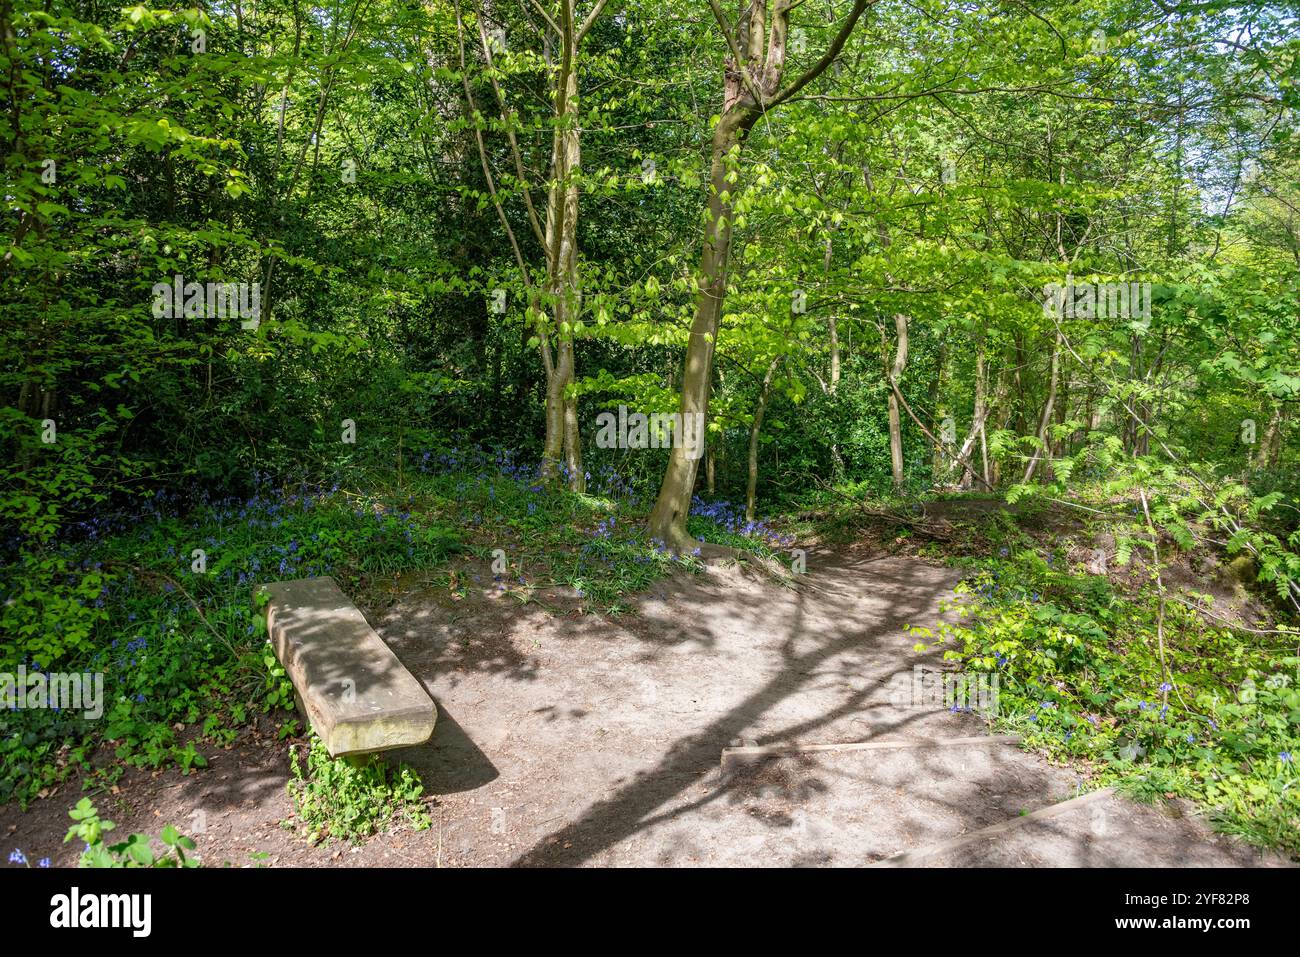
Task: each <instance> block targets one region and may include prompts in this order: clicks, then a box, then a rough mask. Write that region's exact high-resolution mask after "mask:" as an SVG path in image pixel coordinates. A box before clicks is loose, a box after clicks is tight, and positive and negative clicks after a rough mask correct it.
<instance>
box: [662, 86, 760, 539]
mask: <svg viewBox="0 0 1300 957" xmlns="http://www.w3.org/2000/svg"><path fill="white" fill-rule="evenodd" d="M751 124H752V120H751V119H749V118H747V117H746V116H745V114H743V113H738V112H727V113H724V114H723V116H722V119H721V120H720V121H719V122H718V126H717V128H716V129H715V130H714V133H713V149H712V160H711V162H710V172H709V184H710V188H709V217H708V226H707V227H706V228H705V234H704V248H703V250H702V251H701V253H700V267H699V272H698V276H699V280H698V285H697V292H696V298H695V318H694V320H693V321H692V322H691V338H690V342H689V344H688V345H687V347H686V368H685V373H684V374H683V376H682V401H681V414H682V416H683V419H685V417H686V416H687V415H701V416H703V415H707V414H708V411H709V392H710V390H709V380H710V373H711V370H712V366H713V349H714V345H715V342H716V338H717V334H718V325H719V322H720V320H721V318H722V302H723V297H724V295H725V294H726V286H727V259H728V256H729V255H730V253H731V219H732V213H731V200H730V198H729V197H730V191H731V189H732V186H731V185H730V184H728V182H727V178H726V177H727V156H728V155H729V154H730V153H731V150H732V148H733V147H736V146H739V144H740V142H741V140H742V139H743V137H744V134H745V133H747V132H748V130H749V125H751ZM724 197H727V198H725V199H724ZM698 466H699V459H698V458H692V457H691V455H690V452H689V450H687V449H686V448H685V447H684V446H683V444H682V443H676V444H674V446H673V449H672V451H671V452H670V453H669V455H668V466H667V468H666V469H665V471H664V479H663V482H662V484H661V485H660V487H659V497H658V499H656V501H655V505H654V509H653V510H652V511H651V512H650V519H649V530H650V534H651V535H652V536H653V537H655V538H657V539H659V540H660V541H662V542H664V543H665V544H667V545H669V546H671V547H673V548H675V549H679V550H680V549H681V548H684V547H686V546H687V544H688V543H689V537H688V536H687V534H686V518H687V515H688V514H689V513H690V507H691V491H692V490H693V489H694V487H695V473H696V469H697V468H698Z"/></svg>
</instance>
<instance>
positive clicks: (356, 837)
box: [288, 734, 432, 844]
mask: <svg viewBox="0 0 1300 957" xmlns="http://www.w3.org/2000/svg"><path fill="white" fill-rule="evenodd" d="M289 755H290V756H289V766H290V781H289V785H288V788H289V795H290V797H291V798H292V799H293V806H294V810H295V812H296V813H297V815H298V818H299V820H300V821H302V823H303V825H304V827H305V835H304V836H305V837H306V838H307V840H308V841H310V842H311V843H312V844H316V843H319V842H321V841H329V840H331V839H336V840H341V841H353V842H358V841H360V840H361V839H362V838H366V837H369V836H370V835H372V834H375V833H376V832H378V831H382V830H385V829H387V828H389V827H391V826H395V825H397V824H401V823H404V824H406V825H407V826H409V827H411V828H413V829H414V830H417V831H422V830H424V829H425V828H427V827H429V826H430V824H431V823H432V821H431V820H430V818H429V812H428V809H427V808H426V807H425V806H424V803H423V801H422V800H421V795H422V794H423V793H424V786H423V785H422V784H421V783H420V776H419V775H418V774H416V772H415V771H414V769H412V768H411V767H409V766H407V765H405V764H399V765H398V766H397V767H396V768H393V767H390V766H389V765H388V764H386V763H385V761H384V759H383V758H381V757H380V756H378V755H373V754H372V755H366V756H364V757H343V758H332V757H330V754H329V752H328V751H327V750H325V744H324V742H323V741H321V739H320V738H318V737H317V736H316V735H314V734H313V735H312V736H311V744H310V746H309V747H308V750H307V760H306V767H305V769H304V767H303V763H302V762H300V760H299V757H298V748H297V746H296V745H295V746H292V747H291V748H290V752H289Z"/></svg>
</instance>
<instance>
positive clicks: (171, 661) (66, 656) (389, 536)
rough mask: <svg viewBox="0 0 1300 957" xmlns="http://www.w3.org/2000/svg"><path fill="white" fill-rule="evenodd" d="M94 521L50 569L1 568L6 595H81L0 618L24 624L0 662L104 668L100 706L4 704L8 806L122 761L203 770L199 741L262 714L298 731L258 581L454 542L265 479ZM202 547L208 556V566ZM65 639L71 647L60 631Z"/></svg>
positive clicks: (400, 517) (226, 736)
mask: <svg viewBox="0 0 1300 957" xmlns="http://www.w3.org/2000/svg"><path fill="white" fill-rule="evenodd" d="M88 527H89V534H88V535H87V536H86V537H85V538H83V539H82V540H80V541H75V542H67V543H63V544H61V545H59V546H58V547H57V550H55V548H54V547H53V546H51V547H50V549H49V551H47V552H45V553H42V552H39V551H35V552H28V553H27V554H29V555H39V554H45V555H46V556H47V558H46V560H45V561H46V564H41V563H39V562H37V561H36V559H35V558H32V559H30V560H27V561H23V562H20V563H17V564H15V565H9V566H5V567H3V568H0V590H2V591H7V592H10V593H15V594H20V595H21V594H32V595H36V596H40V595H45V596H51V595H59V594H61V593H62V592H61V589H65V588H66V589H67V590H69V591H70V592H71V595H72V596H73V597H68V598H67V599H66V600H65V601H61V602H57V603H55V602H51V601H49V600H48V599H47V600H45V601H39V602H21V601H16V602H14V603H13V604H11V605H10V606H8V607H6V608H4V610H3V612H0V614H3V615H4V616H5V617H4V620H5V621H6V622H9V623H11V624H12V625H13V626H14V627H13V629H12V630H11V631H10V632H8V633H7V636H6V638H8V634H12V635H13V636H14V638H16V639H17V640H4V641H0V671H5V672H13V671H14V670H15V669H16V667H17V666H18V665H19V664H23V663H25V664H26V666H27V668H28V670H29V671H31V670H35V671H56V670H59V671H78V672H89V673H102V674H103V675H104V691H105V701H104V715H103V717H102V719H100V720H88V719H86V718H84V717H83V716H82V715H81V714H60V713H58V712H56V711H52V710H22V709H20V710H15V711H9V710H4V711H0V758H3V764H2V766H0V800H8V799H10V798H14V797H16V798H18V799H19V800H20V801H23V802H24V803H25V802H27V801H29V800H31V799H32V798H33V797H34V796H36V795H37V794H38V793H40V792H41V791H42V790H43V789H45V788H48V787H49V786H50V785H52V784H55V783H57V782H58V781H61V780H63V779H65V778H66V777H67V776H68V775H69V774H71V773H73V772H74V771H91V770H92V767H94V768H95V770H94V773H95V774H97V775H99V776H101V777H104V778H106V779H107V780H110V781H111V780H114V779H115V778H116V777H117V776H119V775H120V774H121V773H122V771H123V769H124V767H127V766H136V767H159V766H161V765H163V764H168V763H174V764H176V765H178V766H179V767H180V768H181V769H182V770H183V771H189V770H191V769H193V768H201V767H203V766H205V764H206V759H205V758H204V757H203V754H202V753H201V751H200V750H199V747H200V745H201V744H203V743H207V744H209V745H212V746H217V747H224V746H227V745H229V744H230V743H231V742H232V741H233V740H234V739H235V737H236V736H237V735H238V734H239V733H240V729H242V728H243V727H245V726H246V725H248V724H249V723H250V722H251V721H252V720H254V718H255V717H256V716H257V715H258V714H271V715H273V716H280V721H281V725H280V734H281V736H282V737H288V736H291V735H293V734H296V733H297V731H298V727H299V725H298V722H297V721H296V720H295V719H293V718H291V717H289V716H288V713H289V712H290V711H291V710H292V708H293V693H292V686H291V684H290V683H289V681H288V679H287V677H286V676H285V674H284V671H283V669H282V668H281V667H280V665H279V663H278V662H277V661H276V660H275V657H274V655H272V654H270V653H269V651H268V650H267V646H266V634H265V626H264V619H263V614H262V609H261V605H260V604H259V603H258V601H257V600H256V598H255V596H254V584H255V583H256V582H259V581H267V580H278V579H283V578H294V577H302V576H310V575H324V574H334V575H336V576H338V577H339V578H340V579H341V580H342V581H343V582H344V584H345V585H346V586H351V585H353V584H355V583H359V582H361V581H363V580H365V579H366V578H367V576H371V575H388V574H392V573H395V572H401V571H404V570H407V569H412V568H427V567H431V566H435V565H437V564H438V563H439V562H441V561H442V560H443V559H444V558H445V557H446V556H447V555H448V554H449V553H450V552H451V551H452V550H453V549H454V548H456V547H457V538H456V535H455V534H454V533H453V532H451V531H450V529H449V528H448V527H447V526H446V525H444V524H442V523H440V522H438V521H436V520H430V519H429V518H428V517H427V516H420V515H415V514H412V512H411V511H410V510H409V508H404V507H399V505H398V504H396V503H390V502H387V501H382V500H379V499H376V498H373V497H368V496H349V495H347V494H345V493H343V492H341V491H334V492H330V491H328V490H308V489H305V488H298V489H296V490H289V491H282V490H278V489H274V488H270V487H268V488H265V489H264V490H263V492H262V493H259V494H255V495H254V496H252V497H251V498H248V499H238V500H235V499H228V500H221V501H218V502H214V503H209V504H205V505H200V506H197V507H195V508H194V509H192V510H191V511H190V512H189V513H188V514H186V515H185V516H184V517H180V516H178V515H176V514H175V513H172V512H170V510H169V503H168V501H167V500H166V498H165V497H162V496H160V497H159V499H158V500H156V502H155V507H154V508H153V509H152V510H151V512H150V513H148V514H146V515H145V516H143V517H142V519H141V520H136V521H130V520H127V519H125V518H123V519H116V518H112V517H104V518H100V519H96V520H94V521H93V522H92V523H90V525H89V526H88ZM195 549H201V550H203V551H204V552H205V556H206V557H205V561H204V563H203V571H198V570H196V567H195V562H196V561H197V559H195V558H194V557H193V553H194V550H195ZM42 570H43V574H44V576H45V577H36V576H37V574H38V573H41V572H42ZM29 576H31V577H29ZM79 623H84V624H79ZM73 625H76V626H77V628H76V630H75V631H74V630H73V627H72V626H73ZM28 635H38V636H45V637H43V638H42V640H30V641H28V640H24V639H25V638H26V636H28ZM69 635H71V636H73V637H75V639H76V640H75V642H73V641H71V640H61V639H64V638H65V636H69ZM177 725H179V726H180V728H181V729H183V730H179V731H178V729H177ZM186 731H188V732H189V734H188V735H186V733H185V732H186ZM99 744H106V745H109V746H111V748H112V756H113V760H112V761H110V762H103V763H101V764H99V765H92V762H91V760H90V759H91V756H92V754H93V752H94V749H95V747H96V746H97V745H99Z"/></svg>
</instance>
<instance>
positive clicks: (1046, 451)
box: [1020, 329, 1061, 484]
mask: <svg viewBox="0 0 1300 957" xmlns="http://www.w3.org/2000/svg"><path fill="white" fill-rule="evenodd" d="M1060 378H1061V332H1060V330H1059V329H1058V330H1057V332H1056V339H1055V341H1054V343H1053V345H1052V372H1051V378H1050V381H1049V382H1048V386H1047V402H1046V403H1044V405H1043V414H1042V417H1041V418H1040V419H1039V420H1038V445H1037V447H1036V448H1035V449H1034V455H1033V458H1031V459H1030V460H1029V465H1028V466H1027V467H1026V468H1025V477H1024V478H1022V479H1021V480H1020V481H1021V483H1022V484H1023V483H1028V482H1029V480H1030V479H1032V478H1033V477H1034V471H1035V470H1036V469H1037V468H1038V461H1039V459H1041V458H1042V457H1043V456H1044V455H1047V456H1048V457H1049V458H1050V456H1051V448H1050V447H1049V446H1048V444H1047V436H1048V432H1049V430H1050V429H1051V426H1052V409H1053V408H1054V407H1055V405H1056V390H1057V388H1058V386H1059V385H1060Z"/></svg>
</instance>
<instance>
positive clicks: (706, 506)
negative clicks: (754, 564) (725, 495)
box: [690, 495, 795, 548]
mask: <svg viewBox="0 0 1300 957" xmlns="http://www.w3.org/2000/svg"><path fill="white" fill-rule="evenodd" d="M690 514H691V515H692V516H694V517H695V518H702V519H705V520H707V521H710V522H712V523H713V524H715V525H717V526H718V527H720V528H722V529H725V530H726V531H728V532H731V533H732V534H733V535H744V536H746V537H747V538H760V539H763V540H764V541H765V542H767V543H768V544H769V545H771V546H773V547H775V548H784V547H787V546H789V545H793V544H794V542H795V537H794V536H793V535H783V534H781V533H780V532H778V531H776V530H775V529H773V528H772V527H771V526H770V525H768V524H767V522H765V521H763V520H761V519H757V520H752V519H747V518H745V508H744V506H743V505H735V504H733V503H731V502H728V501H726V500H725V499H719V500H717V501H715V502H706V501H704V499H703V498H701V497H700V496H698V495H696V496H694V497H693V498H692V499H691V512H690Z"/></svg>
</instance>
